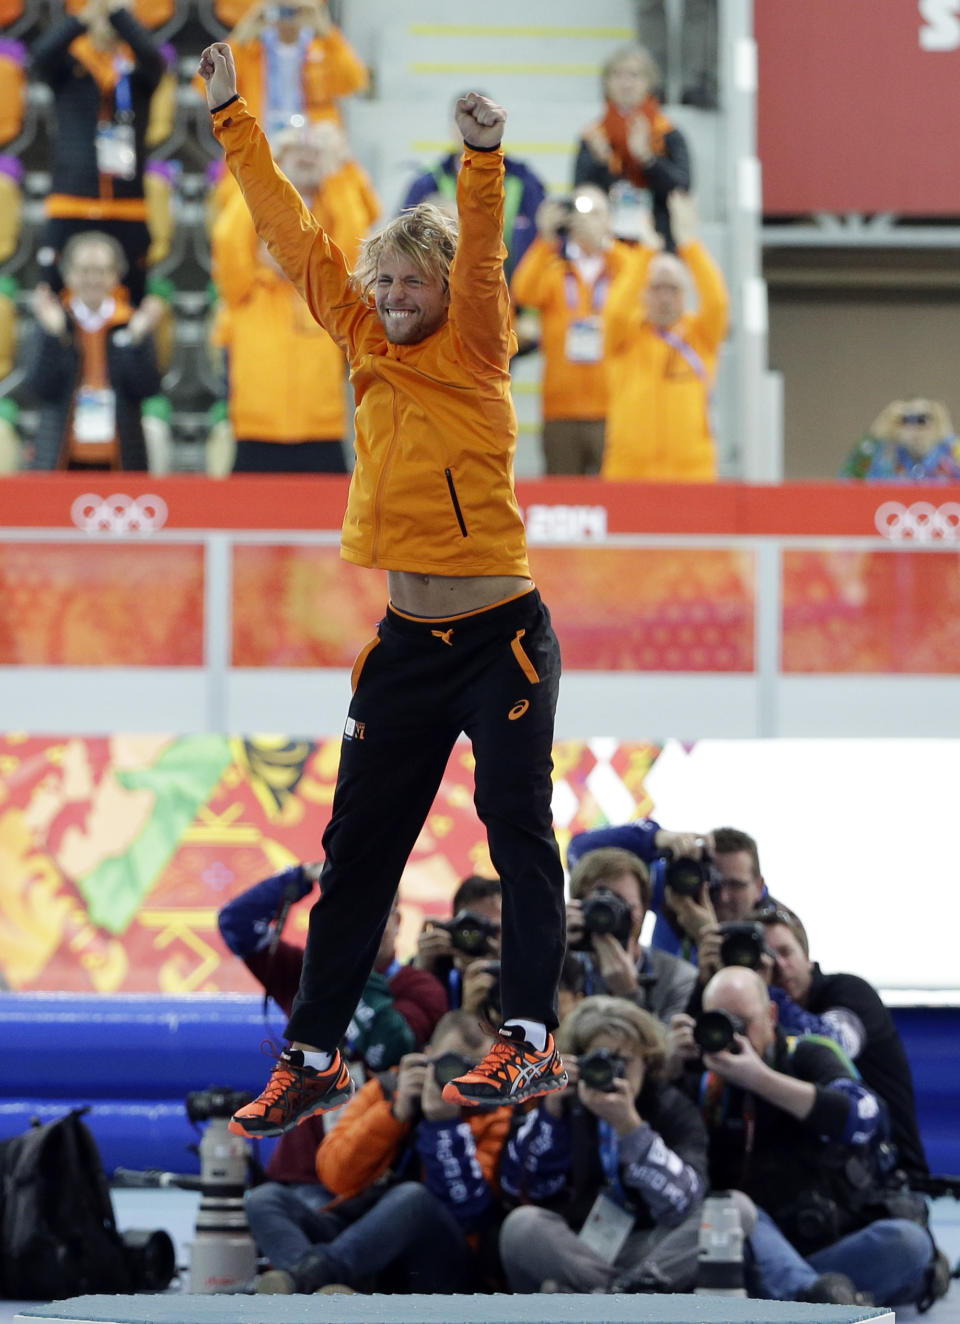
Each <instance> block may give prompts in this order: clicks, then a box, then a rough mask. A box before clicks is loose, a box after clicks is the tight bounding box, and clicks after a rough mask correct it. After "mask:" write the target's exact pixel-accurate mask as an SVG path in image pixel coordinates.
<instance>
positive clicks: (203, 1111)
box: [186, 1085, 253, 1122]
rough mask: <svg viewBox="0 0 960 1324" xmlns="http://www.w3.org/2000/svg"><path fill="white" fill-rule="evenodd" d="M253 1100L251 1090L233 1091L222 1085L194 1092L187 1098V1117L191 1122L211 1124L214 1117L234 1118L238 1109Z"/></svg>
mask: <svg viewBox="0 0 960 1324" xmlns="http://www.w3.org/2000/svg"><path fill="white" fill-rule="evenodd" d="M252 1098H253V1095H252V1094H251V1093H250V1091H249V1090H231V1089H227V1088H226V1087H225V1086H222V1085H211V1086H210V1087H209V1088H208V1089H205V1090H192V1091H191V1093H190V1094H188V1095H187V1098H186V1104H187V1116H188V1117H189V1118H190V1121H191V1122H209V1121H210V1119H211V1118H213V1117H232V1116H233V1114H234V1113H235V1112H236V1111H237V1109H238V1108H242V1107H243V1105H244V1104H245V1103H249V1102H250V1100H251V1099H252Z"/></svg>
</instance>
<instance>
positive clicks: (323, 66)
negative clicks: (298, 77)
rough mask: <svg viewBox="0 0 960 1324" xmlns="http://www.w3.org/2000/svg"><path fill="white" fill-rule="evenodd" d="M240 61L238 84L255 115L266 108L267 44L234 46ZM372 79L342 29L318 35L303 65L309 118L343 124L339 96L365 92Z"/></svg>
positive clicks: (305, 101) (304, 88)
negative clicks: (264, 86) (338, 103)
mask: <svg viewBox="0 0 960 1324" xmlns="http://www.w3.org/2000/svg"><path fill="white" fill-rule="evenodd" d="M233 54H234V59H235V60H236V64H237V87H239V89H240V91H241V92H242V93H243V97H244V100H245V101H246V103H247V107H248V109H249V111H250V114H251V115H255V116H256V115H259V114H260V112H261V110H262V109H263V47H262V46H261V44H260V42H259V41H249V42H244V43H243V44H242V45H240V46H234V48H233ZM369 81H370V75H369V74H368V73H367V66H366V65H365V64H364V63H363V61H362V60H361V59H360V58H359V57H358V56H357V54H356V52H355V51H354V50H353V47H352V46H351V45H350V43H349V42H348V41H347V39H346V37H344V35H343V33H342V32H340V30H339V29H338V28H333V27H332V28H330V30H329V31H328V32H327V34H326V36H324V37H314V39H313V41H311V43H310V45H309V46H308V48H307V58H306V61H305V63H304V67H303V104H304V110H305V111H306V115H307V119H310V120H327V119H333V120H336V121H337V123H340V120H341V116H340V111H339V110H338V109H337V105H336V98H338V97H347V96H350V95H351V93H353V92H362V91H363V90H364V89H365V88H366V86H367V84H368V83H369Z"/></svg>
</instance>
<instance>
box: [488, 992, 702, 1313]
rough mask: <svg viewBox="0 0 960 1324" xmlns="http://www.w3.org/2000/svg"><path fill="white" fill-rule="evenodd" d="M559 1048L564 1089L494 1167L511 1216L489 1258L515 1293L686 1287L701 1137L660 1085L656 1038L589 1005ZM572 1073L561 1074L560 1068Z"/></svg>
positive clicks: (625, 1008)
mask: <svg viewBox="0 0 960 1324" xmlns="http://www.w3.org/2000/svg"><path fill="white" fill-rule="evenodd" d="M558 1041H560V1042H562V1043H563V1045H564V1059H563V1060H564V1064H565V1065H566V1068H567V1073H568V1075H569V1077H570V1083H569V1084H568V1086H567V1088H566V1089H565V1090H563V1091H562V1093H560V1094H556V1095H551V1096H550V1097H549V1098H547V1099H544V1100H542V1101H541V1103H540V1105H539V1107H538V1108H537V1110H536V1111H535V1112H531V1113H528V1114H526V1115H525V1116H523V1117H521V1118H519V1119H518V1123H517V1125H516V1128H515V1130H514V1132H513V1134H512V1135H511V1137H510V1139H509V1141H508V1142H507V1147H506V1149H505V1151H504V1157H503V1162H502V1164H501V1169H500V1184H501V1188H502V1189H503V1191H504V1194H505V1195H509V1196H511V1197H512V1198H513V1199H515V1200H518V1201H521V1200H522V1201H528V1202H530V1203H527V1204H523V1205H522V1206H521V1207H519V1208H517V1209H515V1210H514V1211H513V1212H512V1213H510V1214H509V1215H508V1216H507V1218H506V1220H505V1222H504V1225H503V1228H502V1230H501V1234H500V1256H501V1260H502V1262H503V1266H504V1270H505V1271H506V1274H507V1279H508V1281H509V1283H510V1287H511V1288H512V1289H513V1291H515V1292H537V1291H540V1290H541V1287H542V1284H543V1283H544V1282H545V1281H546V1280H548V1279H549V1280H552V1281H553V1282H554V1283H556V1284H558V1285H559V1286H560V1287H561V1288H564V1287H566V1288H569V1289H571V1290H573V1291H575V1292H590V1291H593V1290H595V1289H598V1288H601V1289H602V1288H610V1287H613V1286H616V1287H618V1288H624V1289H627V1290H629V1286H630V1284H631V1283H634V1284H636V1283H639V1282H641V1281H643V1280H644V1279H646V1281H647V1282H650V1281H653V1282H655V1283H656V1284H657V1285H658V1286H659V1287H661V1288H662V1290H666V1291H671V1290H672V1291H685V1290H688V1289H689V1288H690V1287H692V1286H693V1281H694V1278H695V1276H696V1266H697V1235H698V1229H699V1223H700V1204H701V1202H702V1199H703V1195H704V1191H705V1189H706V1184H705V1183H706V1166H707V1153H706V1134H705V1132H704V1128H703V1123H702V1122H701V1120H700V1118H699V1116H698V1115H697V1111H696V1108H695V1106H694V1105H693V1104H692V1103H690V1101H689V1100H687V1099H686V1098H684V1096H683V1095H682V1094H680V1093H679V1091H677V1090H675V1089H673V1088H672V1087H671V1086H669V1085H664V1084H663V1083H662V1069H663V1063H664V1046H663V1032H662V1029H661V1027H660V1026H659V1024H658V1023H657V1021H656V1020H655V1019H654V1018H653V1017H652V1016H651V1015H650V1014H649V1013H648V1012H645V1011H642V1010H641V1009H640V1008H639V1007H637V1006H635V1005H634V1004H633V1003H632V1002H627V1001H626V1000H625V999H624V998H612V997H590V998H585V999H584V1001H583V1002H581V1003H579V1004H578V1006H577V1007H576V1008H575V1010H574V1011H573V1012H572V1013H571V1014H570V1015H569V1016H568V1017H567V1018H566V1020H564V1021H563V1023H562V1025H561V1026H560V1029H559V1031H558ZM571 1068H572V1069H571Z"/></svg>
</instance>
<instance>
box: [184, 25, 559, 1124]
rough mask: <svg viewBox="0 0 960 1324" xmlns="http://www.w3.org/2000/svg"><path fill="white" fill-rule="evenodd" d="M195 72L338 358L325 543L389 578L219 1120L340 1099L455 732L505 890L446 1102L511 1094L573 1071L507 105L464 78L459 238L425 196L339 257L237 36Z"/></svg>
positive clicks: (261, 219) (207, 55) (233, 161)
mask: <svg viewBox="0 0 960 1324" xmlns="http://www.w3.org/2000/svg"><path fill="white" fill-rule="evenodd" d="M200 73H201V75H202V77H203V79H204V81H205V83H206V90H207V104H208V105H209V107H210V110H211V114H212V118H213V129H214V132H215V134H216V136H217V138H218V139H219V141H220V142H221V144H222V145H223V147H224V149H225V151H226V159H227V164H228V166H229V167H230V169H231V171H232V172H233V174H234V175H235V176H236V179H237V181H238V183H239V185H240V187H241V189H242V190H243V194H244V197H245V198H246V201H247V205H248V206H249V208H250V212H251V215H252V217H253V220H254V224H255V225H256V229H257V233H258V234H259V235H260V237H261V238H262V239H263V240H264V241H265V242H266V244H267V246H268V248H269V249H270V252H271V253H272V255H273V257H274V258H275V259H276V261H277V262H278V263H279V265H280V266H281V267H282V269H283V270H284V271H285V272H286V274H287V275H288V276H289V278H290V279H291V280H292V281H293V283H294V284H295V285H296V287H297V289H298V290H299V292H300V294H301V295H302V296H303V298H304V299H305V300H306V303H307V306H308V307H309V309H310V312H311V313H312V314H313V316H314V317H315V318H316V320H317V321H318V322H320V323H321V325H322V326H324V327H325V329H326V330H327V331H328V332H329V334H330V335H331V336H332V337H333V339H334V340H335V341H336V342H337V344H338V345H340V346H341V348H342V349H343V350H344V352H345V353H346V355H347V359H348V361H349V363H350V375H351V380H352V382H353V388H354V394H355V398H356V429H355V431H356V440H355V446H356V468H355V470H354V473H353V478H352V480H351V483H350V492H349V496H348V498H347V510H346V515H345V516H344V522H343V531H342V538H341V555H342V556H343V557H344V558H345V559H346V560H348V561H352V562H353V563H354V564H356V565H364V566H373V567H377V568H379V569H383V570H386V571H387V584H388V588H389V593H390V601H389V604H388V607H387V611H386V615H385V616H384V618H383V620H381V621H380V623H379V626H378V627H377V634H376V636H375V637H374V638H373V639H372V640H371V641H370V642H369V643H368V644H367V645H366V646H365V647H364V648H363V650H362V651H361V653H360V655H359V657H358V658H357V662H356V664H355V666H354V669H353V677H352V684H353V698H352V700H351V703H350V708H349V713H348V716H347V721H346V727H345V729H344V738H343V744H342V750H341V756H340V768H339V772H338V776H337V787H336V793H335V795H334V801H333V811H332V814H331V818H330V822H329V824H328V826H327V829H326V832H325V833H324V836H323V850H324V856H325V863H324V868H323V873H322V875H321V878H320V889H321V896H320V899H319V900H318V901H317V902H316V904H315V905H314V907H313V910H312V911H311V913H310V927H309V934H308V940H307V947H306V951H305V953H304V962H303V975H302V978H301V982H300V989H299V992H298V994H297V998H296V1001H295V1002H294V1005H293V1011H292V1013H291V1015H290V1019H289V1021H288V1023H287V1027H286V1035H287V1038H288V1039H289V1040H290V1041H291V1042H290V1047H289V1048H288V1049H286V1050H285V1051H284V1052H283V1053H282V1054H281V1056H280V1058H279V1060H278V1062H277V1064H276V1066H275V1067H274V1069H273V1072H272V1074H271V1076H270V1080H269V1082H268V1083H267V1086H266V1088H265V1089H264V1091H263V1093H262V1094H261V1095H260V1097H259V1098H257V1099H254V1101H253V1102H252V1103H250V1104H247V1105H246V1107H244V1108H241V1109H239V1111H238V1112H237V1113H236V1114H235V1115H234V1118H233V1120H232V1121H231V1123H230V1129H231V1130H233V1131H235V1132H238V1133H239V1134H241V1135H247V1136H268V1135H277V1134H279V1133H280V1132H282V1131H286V1130H289V1129H290V1128H291V1127H293V1126H295V1125H296V1124H297V1123H298V1122H300V1121H303V1120H304V1118H306V1117H309V1116H312V1115H313V1114H315V1113H320V1112H325V1111H327V1110H329V1109H332V1108H336V1107H339V1106H340V1104H342V1103H344V1102H345V1101H346V1099H348V1098H349V1097H350V1094H351V1093H352V1090H353V1086H352V1083H351V1081H350V1076H349V1074H348V1072H347V1070H346V1067H345V1066H344V1065H343V1062H342V1060H341V1057H340V1053H339V1050H338V1045H339V1043H340V1041H341V1039H342V1037H343V1034H344V1032H345V1030H346V1028H347V1025H348V1023H349V1021H350V1017H351V1015H352V1013H353V1011H354V1008H355V1007H356V1005H357V1002H358V1001H359V998H360V995H361V992H362V990H363V986H364V982H365V980H366V978H367V976H368V974H369V972H370V969H371V967H372V965H373V962H374V959H375V957H376V954H377V948H378V946H379V943H380V935H381V933H382V931H383V928H384V925H385V924H386V921H387V917H388V915H389V913H390V908H391V905H392V902H393V898H394V895H395V894H396V890H397V886H398V884H399V881H400V875H401V874H402V872H403V869H404V866H405V865H406V862H407V857H408V856H409V854H410V852H411V850H412V849H413V846H414V843H415V842H416V840H417V837H418V836H419V834H420V830H421V828H422V827H423V824H424V822H425V821H426V817H427V814H428V813H429V811H430V807H431V805H432V804H433V800H434V797H435V795H436V793H437V790H438V788H439V786H440V781H441V778H442V776H443V773H444V769H445V767H446V764H447V760H448V758H449V756H450V753H451V751H452V749H453V746H454V744H455V742H456V740H457V739H458V737H459V736H460V734H461V733H465V734H466V735H467V736H468V737H469V739H470V741H471V743H472V745H473V753H474V757H475V761H476V771H475V781H476V789H475V792H474V801H475V804H476V808H477V813H478V815H479V817H480V819H481V821H482V822H483V824H484V826H485V828H486V831H487V839H488V842H489V846H490V857H491V859H492V861H493V864H494V867H495V868H496V870H497V873H498V874H499V876H500V879H501V883H502V888H503V943H502V979H501V996H502V1001H501V1006H502V1008H503V1014H504V1024H503V1027H502V1028H501V1030H500V1034H499V1037H498V1039H497V1042H496V1043H495V1045H494V1047H493V1049H492V1050H491V1052H490V1053H489V1054H488V1055H487V1057H485V1058H484V1060H483V1061H482V1062H481V1063H480V1064H479V1065H478V1066H477V1067H475V1068H474V1069H472V1070H471V1071H468V1072H466V1073H465V1074H464V1075H462V1076H460V1077H458V1078H457V1079H456V1080H454V1081H452V1082H450V1083H449V1084H448V1085H446V1086H445V1088H444V1091H443V1097H444V1098H445V1099H446V1100H447V1101H448V1102H450V1103H456V1104H460V1105H461V1106H464V1105H465V1106H477V1107H482V1108H495V1107H500V1106H502V1105H503V1104H515V1103H520V1102H522V1101H523V1100H525V1099H530V1098H534V1097H536V1096H537V1095H541V1094H547V1093H550V1092H551V1091H553V1090H557V1089H561V1088H562V1087H563V1086H564V1084H565V1083H566V1079H567V1078H566V1073H565V1072H564V1070H563V1065H562V1063H561V1061H560V1058H559V1055H558V1053H557V1051H556V1047H555V1045H554V1042H553V1035H552V1034H551V1030H552V1029H553V1028H554V1026H555V1025H556V1023H557V1016H556V990H557V981H558V978H559V973H560V967H561V964H562V961H563V952H564V898H563V871H562V869H561V865H560V858H559V852H558V849H557V843H556V839H555V837H554V835H553V826H552V816H551V809H550V802H551V793H552V783H551V775H550V774H551V771H552V767H553V764H552V758H551V746H552V742H553V723H554V714H555V711H556V704H557V690H558V685H559V678H560V650H559V646H558V644H557V639H556V636H555V634H554V632H553V628H552V626H551V624H550V615H549V613H548V611H547V609H546V607H545V606H544V604H543V602H542V601H541V600H540V595H539V594H538V593H537V590H536V588H535V587H534V585H533V582H532V580H531V579H530V569H529V565H528V562H527V552H526V540H525V536H524V528H523V523H522V520H521V517H520V512H519V509H518V507H517V502H516V497H515V495H514V490H513V456H514V450H515V448H516V438H517V423H516V416H515V414H514V409H513V402H512V400H511V396H510V358H511V355H512V354H513V352H514V351H515V349H516V339H515V337H514V334H513V331H512V329H511V322H510V298H509V294H508V291H507V285H506V282H505V280H504V276H503V261H504V256H505V253H506V249H505V248H504V245H503V237H502V235H503V212H504V190H503V174H504V167H503V152H502V150H501V147H500V141H501V138H502V136H503V128H504V123H505V121H506V114H505V112H504V111H503V109H502V108H501V107H500V106H497V105H495V104H494V103H493V102H492V101H488V100H487V99H486V98H485V97H481V96H478V95H476V94H473V93H472V94H470V95H468V96H465V97H462V98H461V99H460V100H459V101H458V103H457V108H456V120H457V126H458V128H459V129H460V132H461V133H462V135H463V139H464V158H463V167H462V169H461V171H460V174H459V178H458V185H457V205H458V210H459V235H458V222H456V221H453V220H451V219H450V218H449V217H448V216H446V215H445V214H444V213H442V212H441V211H439V210H438V209H437V208H435V207H433V206H431V205H429V204H426V203H422V204H421V205H420V206H418V207H415V208H413V209H412V210H410V211H406V212H403V213H402V214H401V215H400V216H399V217H397V218H396V219H395V220H393V221H391V222H390V224H389V225H387V227H386V228H385V229H384V230H382V231H381V232H380V233H379V234H377V235H375V236H374V237H373V238H372V239H369V240H367V242H366V244H365V245H364V250H363V252H362V254H361V257H360V260H359V262H358V264H357V268H356V270H355V271H353V272H352V273H351V272H350V271H349V270H348V269H347V265H346V262H345V260H344V257H343V254H342V253H341V252H340V250H339V249H338V248H337V247H336V245H335V244H333V243H332V242H331V240H330V239H329V237H328V236H327V235H326V234H324V232H323V231H322V230H321V229H320V227H319V225H318V223H317V221H316V220H315V218H314V217H313V216H312V215H311V214H310V212H309V211H308V210H307V208H306V207H305V206H304V205H303V203H302V201H301V199H300V196H299V194H298V193H297V191H296V190H295V189H294V188H293V186H292V185H291V184H290V183H288V181H287V180H286V179H285V178H284V176H283V175H282V174H281V173H280V171H278V170H277V168H276V166H275V165H274V163H273V158H272V157H271V154H270V149H269V146H268V144H267V141H266V138H265V137H264V135H263V133H262V132H261V130H260V128H259V126H258V125H257V122H256V120H254V119H253V117H252V116H251V115H250V114H249V113H248V112H247V110H246V109H245V106H244V102H243V100H242V99H241V98H239V97H238V95H237V82H236V71H235V67H234V63H233V55H232V53H231V50H230V47H229V46H228V45H227V44H226V43H223V42H216V43H214V44H213V45H211V46H208V47H207V49H206V50H205V51H204V52H203V55H202V56H201V58H200ZM282 407H283V405H282V402H281V401H278V408H282Z"/></svg>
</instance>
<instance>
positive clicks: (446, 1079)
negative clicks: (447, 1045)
mask: <svg viewBox="0 0 960 1324" xmlns="http://www.w3.org/2000/svg"><path fill="white" fill-rule="evenodd" d="M473 1065H474V1064H473V1062H471V1061H470V1059H469V1057H464V1056H463V1054H462V1053H453V1052H451V1053H441V1054H440V1056H439V1057H435V1058H434V1059H433V1062H432V1063H431V1066H432V1067H433V1078H434V1080H435V1081H436V1082H437V1085H438V1086H439V1088H440V1089H443V1087H444V1085H449V1084H450V1082H451V1080H456V1078H457V1076H463V1075H465V1074H466V1073H467V1072H468V1071H469V1070H470V1069H471V1068H472V1067H473Z"/></svg>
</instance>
